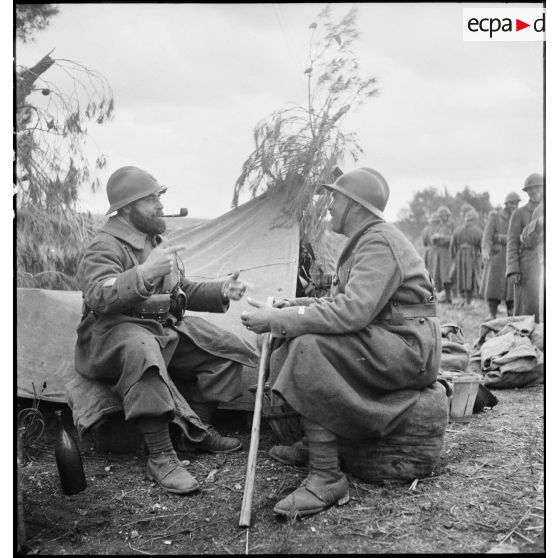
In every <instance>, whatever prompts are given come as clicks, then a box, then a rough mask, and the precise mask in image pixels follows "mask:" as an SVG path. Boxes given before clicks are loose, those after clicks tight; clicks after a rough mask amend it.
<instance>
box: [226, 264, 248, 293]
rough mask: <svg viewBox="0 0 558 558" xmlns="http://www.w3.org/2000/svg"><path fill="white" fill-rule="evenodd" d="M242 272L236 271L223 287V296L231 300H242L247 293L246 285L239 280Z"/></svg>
mask: <svg viewBox="0 0 558 558" xmlns="http://www.w3.org/2000/svg"><path fill="white" fill-rule="evenodd" d="M239 275H240V271H235V272H234V273H233V274H232V275H231V276H230V278H229V279H227V281H226V282H225V283H224V285H223V296H225V297H226V298H228V299H229V300H240V299H241V298H242V297H243V296H244V293H245V292H246V284H245V283H244V281H242V280H239V279H238V276H239Z"/></svg>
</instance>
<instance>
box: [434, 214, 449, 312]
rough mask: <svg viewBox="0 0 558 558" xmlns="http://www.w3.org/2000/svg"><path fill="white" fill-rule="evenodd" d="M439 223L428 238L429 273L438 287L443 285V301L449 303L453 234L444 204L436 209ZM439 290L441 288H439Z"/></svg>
mask: <svg viewBox="0 0 558 558" xmlns="http://www.w3.org/2000/svg"><path fill="white" fill-rule="evenodd" d="M437 214H438V217H439V218H440V223H439V224H438V225H437V226H434V227H433V229H432V235H431V236H430V239H431V241H432V245H433V250H432V269H430V275H431V276H432V278H433V279H434V284H435V285H436V287H437V288H438V285H440V287H443V288H444V289H445V292H446V299H445V302H447V303H448V304H451V285H452V280H451V256H450V251H449V245H450V240H451V235H452V234H453V223H452V222H451V221H450V215H451V211H450V210H449V208H448V207H447V206H445V205H441V206H440V207H439V208H438V211H437ZM440 290H441V288H440Z"/></svg>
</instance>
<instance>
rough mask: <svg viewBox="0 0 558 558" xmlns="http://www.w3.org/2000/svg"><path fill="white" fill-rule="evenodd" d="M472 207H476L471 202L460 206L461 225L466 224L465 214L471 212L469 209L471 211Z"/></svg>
mask: <svg viewBox="0 0 558 558" xmlns="http://www.w3.org/2000/svg"><path fill="white" fill-rule="evenodd" d="M471 209H475V208H474V207H473V206H472V205H471V204H470V203H464V204H463V205H462V206H461V207H460V208H459V219H460V221H461V222H460V223H459V224H460V225H464V224H465V215H467V213H469V211H471Z"/></svg>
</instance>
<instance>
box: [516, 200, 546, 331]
mask: <svg viewBox="0 0 558 558" xmlns="http://www.w3.org/2000/svg"><path fill="white" fill-rule="evenodd" d="M520 241H521V245H522V246H524V247H528V248H530V249H535V250H536V251H537V257H538V258H539V265H540V271H539V272H540V277H539V321H540V322H544V205H543V204H542V203H541V204H539V205H538V206H537V208H536V209H535V211H533V218H532V219H531V222H530V223H529V224H528V225H527V226H526V227H525V228H524V229H523V232H522V233H521V239H520Z"/></svg>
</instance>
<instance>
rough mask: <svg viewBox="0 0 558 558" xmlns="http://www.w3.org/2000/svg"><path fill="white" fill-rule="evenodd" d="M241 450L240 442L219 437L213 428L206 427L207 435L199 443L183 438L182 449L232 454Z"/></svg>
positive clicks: (230, 437) (227, 437)
mask: <svg viewBox="0 0 558 558" xmlns="http://www.w3.org/2000/svg"><path fill="white" fill-rule="evenodd" d="M241 448H242V442H241V441H240V440H239V439H238V438H233V437H232V436H221V434H219V432H217V430H215V428H213V426H209V427H208V434H207V436H206V437H205V438H204V439H203V440H202V441H201V442H195V443H194V442H190V441H186V438H184V449H185V451H188V450H198V451H207V452H210V453H232V452H234V451H238V450H239V449H241Z"/></svg>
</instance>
